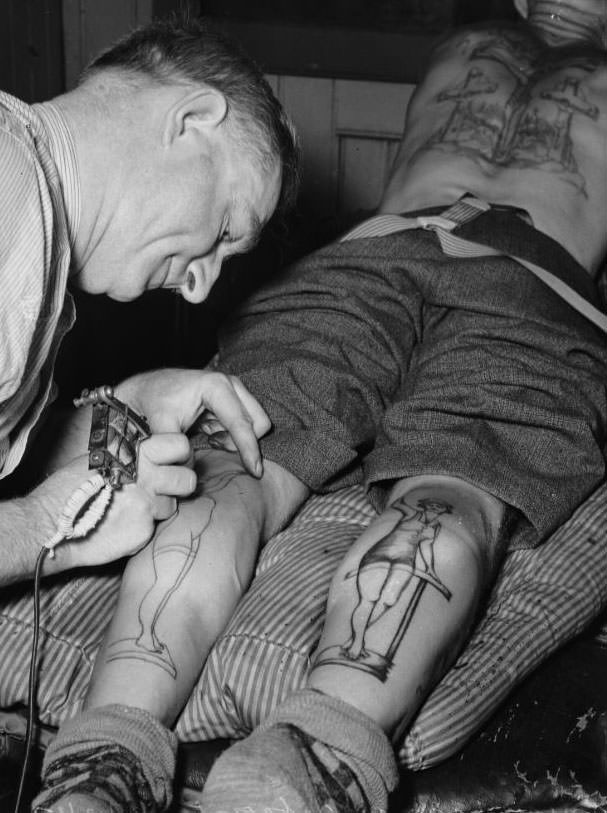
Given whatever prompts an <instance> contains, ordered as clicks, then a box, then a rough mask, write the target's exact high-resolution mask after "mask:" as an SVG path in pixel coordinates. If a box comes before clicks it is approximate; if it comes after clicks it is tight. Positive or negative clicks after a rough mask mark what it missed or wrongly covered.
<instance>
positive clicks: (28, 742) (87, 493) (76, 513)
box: [14, 474, 113, 813]
mask: <svg viewBox="0 0 607 813" xmlns="http://www.w3.org/2000/svg"><path fill="white" fill-rule="evenodd" d="M112 491H113V487H112V486H111V485H110V484H109V483H108V482H106V480H105V478H104V477H103V476H102V475H101V474H94V475H93V476H92V477H90V478H89V479H88V480H85V481H84V482H83V483H82V484H81V485H80V486H78V488H76V489H75V490H74V491H73V492H72V493H71V494H70V496H69V497H68V499H67V500H66V502H65V505H64V507H63V510H62V512H61V515H60V517H59V521H58V523H57V530H56V532H55V534H54V536H53V537H52V538H51V539H49V540H48V542H46V544H45V545H44V546H43V547H42V548H41V550H40V553H39V554H38V558H37V559H36V567H35V570H34V629H33V637H32V648H31V654H30V668H29V680H28V702H27V725H26V729H25V748H24V755H23V763H22V766H21V776H20V779H19V790H18V791H17V800H16V802H15V809H14V813H19V811H20V810H21V805H22V802H23V795H24V792H25V783H26V781H27V775H28V772H29V763H30V757H31V751H32V746H33V742H34V731H35V719H36V688H37V685H36V683H37V681H36V677H37V665H38V647H39V641H40V582H41V579H42V567H43V565H44V560H45V559H46V556H47V555H49V556H50V557H51V558H52V557H53V556H54V555H55V547H56V546H57V545H58V544H59V543H60V542H63V541H64V540H65V539H75V538H80V537H83V536H86V535H87V534H89V533H90V532H91V531H92V530H94V528H95V527H96V526H97V525H98V524H99V522H100V521H101V520H102V519H103V517H104V516H105V513H106V511H107V510H108V508H109V505H110V501H111V498H112Z"/></svg>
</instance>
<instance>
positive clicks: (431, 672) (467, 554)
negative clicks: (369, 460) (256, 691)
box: [309, 477, 504, 734]
mask: <svg viewBox="0 0 607 813" xmlns="http://www.w3.org/2000/svg"><path fill="white" fill-rule="evenodd" d="M503 518H504V509H503V506H502V504H501V503H500V502H499V501H498V500H496V499H495V498H494V497H492V496H490V495H488V494H486V493H484V492H481V491H480V490H478V489H475V488H474V487H472V486H470V485H468V484H466V483H462V482H461V481H458V480H456V479H454V478H439V477H425V478H415V479H410V480H403V481H401V482H400V483H399V484H398V485H397V486H396V487H395V488H394V490H393V491H392V494H391V496H390V500H389V504H388V508H387V509H386V510H385V511H384V512H383V513H382V514H381V515H380V516H379V517H378V519H377V520H376V521H375V522H373V523H372V524H371V525H370V526H369V528H368V529H367V530H366V531H365V532H364V533H363V534H362V536H361V537H360V539H359V540H358V542H357V543H356V545H354V546H353V547H352V549H351V550H350V551H349V553H348V556H347V557H346V559H345V560H344V562H343V563H342V565H341V567H340V568H339V569H338V571H337V573H336V574H335V577H334V579H333V583H332V586H331V590H330V593H329V601H328V608H327V619H326V622H325V627H324V631H323V635H322V638H321V641H320V643H319V646H318V649H317V652H316V656H315V658H314V663H313V668H312V671H311V673H310V676H309V686H310V687H312V688H315V689H319V690H320V691H323V692H324V693H326V694H329V695H333V696H336V697H339V698H341V699H342V700H345V701H346V702H348V703H351V704H352V705H354V706H356V707H357V708H358V709H360V710H361V711H363V712H364V713H365V714H367V715H368V716H369V717H371V718H372V719H374V720H375V721H376V722H377V723H378V724H379V725H380V726H381V727H382V728H383V729H384V731H386V732H387V733H389V734H393V733H394V732H395V729H396V727H397V725H398V726H399V727H401V728H402V727H403V726H405V725H406V724H407V723H408V722H409V721H410V720H411V718H412V717H413V715H414V714H415V712H416V711H417V709H418V708H419V706H420V704H421V702H422V701H423V699H424V697H425V696H426V695H427V694H428V692H429V691H430V689H431V688H432V686H433V685H434V684H435V683H436V681H437V680H438V679H439V678H440V677H441V676H442V675H443V674H444V672H445V670H446V668H447V667H448V665H449V664H450V663H452V662H453V660H454V658H455V656H456V655H457V653H458V652H459V650H460V648H461V646H462V644H463V643H464V641H465V640H466V638H467V636H468V633H469V630H470V626H471V624H472V622H473V619H474V617H475V614H476V609H477V606H478V602H479V599H480V597H481V595H482V593H483V591H484V589H485V588H486V587H487V585H488V584H489V583H490V582H491V580H492V578H493V575H494V573H495V570H496V567H497V565H498V564H499V562H500V561H501V556H502V554H503V540H501V539H500V527H501V525H502V522H503ZM382 571H383V579H382V582H381V585H379V582H378V580H377V579H375V580H374V581H373V584H372V588H373V592H372V596H373V610H372V612H371V613H370V614H369V615H368V618H367V619H366V621H365V619H364V617H362V616H360V614H359V613H358V610H357V608H358V607H359V605H360V591H361V586H362V587H364V586H365V585H367V584H368V583H369V581H370V579H371V575H372V574H379V573H380V572H382ZM351 630H353V631H354V634H355V635H356V637H357V638H359V639H360V640H362V641H363V642H364V647H363V648H362V650H361V651H360V652H358V653H353V651H352V649H351V648H349V642H350V640H351V639H352V632H351Z"/></svg>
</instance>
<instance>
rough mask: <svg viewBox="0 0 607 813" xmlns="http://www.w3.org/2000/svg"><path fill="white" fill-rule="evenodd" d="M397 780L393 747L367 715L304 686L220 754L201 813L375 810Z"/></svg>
mask: <svg viewBox="0 0 607 813" xmlns="http://www.w3.org/2000/svg"><path fill="white" fill-rule="evenodd" d="M397 780H398V772H397V769H396V761H395V758H394V752H393V750H392V747H391V745H390V742H389V741H388V738H387V737H386V735H385V734H384V732H383V731H382V730H381V729H380V728H379V727H378V726H377V725H376V723H375V722H374V721H373V720H371V719H370V718H369V717H367V716H366V715H364V714H362V713H361V712H359V711H358V710H357V709H355V708H354V707H353V706H351V705H349V704H348V703H344V702H343V701H341V700H338V699H337V698H334V697H330V696H328V695H325V694H321V693H320V692H317V691H314V690H311V689H304V690H303V691H300V692H297V693H295V694H294V695H292V696H291V697H290V698H289V699H288V700H287V701H286V702H285V703H283V704H282V705H281V706H280V707H279V708H278V709H277V710H276V711H275V712H274V713H273V714H272V715H270V717H269V718H268V719H267V720H266V721H265V722H264V724H263V725H262V726H260V727H259V728H258V729H257V730H256V731H254V732H253V734H251V735H250V736H249V737H247V738H246V739H245V740H243V741H242V742H240V743H237V744H236V745H233V746H232V747H231V748H229V749H228V750H227V751H226V752H225V753H224V754H222V755H221V756H220V757H219V759H218V760H217V762H216V763H215V765H214V766H213V768H212V769H211V772H210V774H209V776H208V778H207V781H206V783H205V786H204V788H203V791H202V797H201V804H202V808H203V809H204V810H205V811H207V813H215V811H220V810H221V811H229V812H230V813H232V811H233V812H234V813H236V810H237V809H240V808H243V807H246V808H247V809H250V811H251V813H265V810H266V809H267V808H271V809H272V810H273V811H280V810H284V811H285V813H286V811H287V810H289V811H291V813H321V811H322V813H328V811H330V810H332V811H334V812H335V813H368V811H375V813H377V811H380V810H384V811H385V810H386V809H387V805H388V795H389V793H390V791H391V790H393V789H394V787H395V786H396V783H397Z"/></svg>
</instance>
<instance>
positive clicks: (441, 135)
mask: <svg viewBox="0 0 607 813" xmlns="http://www.w3.org/2000/svg"><path fill="white" fill-rule="evenodd" d="M466 192H471V193H473V194H476V195H477V196H478V197H480V198H483V199H485V200H487V201H489V202H491V203H499V204H509V205H513V206H518V207H520V208H522V209H526V210H527V211H528V212H529V214H530V215H531V217H532V219H533V223H534V225H535V226H536V227H537V228H538V229H539V230H540V231H543V232H545V233H546V234H548V235H549V236H551V237H553V238H554V239H555V240H557V241H558V242H559V243H561V245H563V246H564V247H565V248H566V249H567V250H568V251H569V252H570V253H571V254H572V255H573V256H574V257H576V259H577V260H578V261H579V262H580V263H581V264H582V265H583V266H584V267H585V268H586V269H587V270H588V271H589V272H590V273H591V274H593V275H594V273H595V272H596V271H597V269H598V267H599V264H600V262H601V260H602V259H603V257H604V255H605V253H606V251H607V56H606V55H605V53H604V52H602V51H594V50H590V49H588V48H584V49H581V48H576V49H575V50H574V49H572V48H549V47H547V46H546V45H544V44H543V43H542V42H541V41H540V40H539V39H538V38H536V36H535V35H534V34H533V32H532V31H531V29H524V28H520V29H519V28H514V27H504V28H497V27H496V28H494V29H484V30H480V29H469V30H464V31H460V32H458V33H457V34H456V35H455V36H453V37H451V38H450V39H449V40H448V41H446V42H445V43H444V44H443V45H442V46H440V47H439V48H438V49H437V51H436V53H435V55H434V58H433V61H432V63H431V65H430V68H429V70H428V72H427V74H426V76H425V78H424V79H423V81H422V82H421V83H420V85H419V86H418V88H417V90H416V92H415V94H414V96H413V98H412V100H411V103H410V105H409V109H408V111H407V122H406V126H405V136H404V138H403V141H402V144H401V147H400V151H399V154H398V156H397V160H396V163H395V167H394V170H393V173H392V176H391V180H390V183H389V185H388V188H387V190H386V193H385V195H384V198H383V200H382V203H381V205H380V211H382V212H404V211H410V210H413V209H417V208H422V207H425V206H433V205H438V204H443V203H451V202H453V201H454V200H456V199H457V198H458V197H460V196H461V195H462V194H464V193H466Z"/></svg>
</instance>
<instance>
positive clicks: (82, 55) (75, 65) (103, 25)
mask: <svg viewBox="0 0 607 813" xmlns="http://www.w3.org/2000/svg"><path fill="white" fill-rule="evenodd" d="M152 13H153V2H152V0H103V2H100V0H63V30H64V39H65V79H66V85H67V87H68V88H70V87H73V86H74V84H75V82H76V80H77V78H78V76H79V74H80V71H81V70H82V69H83V68H84V67H85V65H86V64H87V63H88V62H89V60H90V59H91V58H92V57H93V56H95V55H96V54H97V53H98V52H99V51H101V50H102V49H103V48H105V47H106V46H108V45H109V44H110V43H112V42H113V41H114V40H115V39H117V38H118V37H121V36H122V35H123V34H126V33H127V32H128V31H129V30H130V29H131V28H134V27H135V26H137V25H141V24H142V23H145V22H147V21H148V20H150V19H151V18H152Z"/></svg>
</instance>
